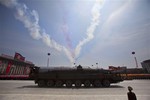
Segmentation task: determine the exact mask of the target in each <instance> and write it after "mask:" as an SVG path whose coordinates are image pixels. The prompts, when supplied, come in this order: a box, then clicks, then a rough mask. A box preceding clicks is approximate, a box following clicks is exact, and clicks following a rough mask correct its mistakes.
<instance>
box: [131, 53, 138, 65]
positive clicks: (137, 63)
mask: <svg viewBox="0 0 150 100" xmlns="http://www.w3.org/2000/svg"><path fill="white" fill-rule="evenodd" d="M132 54H133V55H135V52H134V51H133V52H132ZM134 60H135V65H136V68H138V63H137V59H136V57H135V56H134Z"/></svg>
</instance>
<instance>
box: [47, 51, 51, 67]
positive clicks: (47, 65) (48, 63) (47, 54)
mask: <svg viewBox="0 0 150 100" xmlns="http://www.w3.org/2000/svg"><path fill="white" fill-rule="evenodd" d="M47 55H48V59H47V67H49V56H50V55H51V54H50V53H47Z"/></svg>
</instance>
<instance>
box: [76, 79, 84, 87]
mask: <svg viewBox="0 0 150 100" xmlns="http://www.w3.org/2000/svg"><path fill="white" fill-rule="evenodd" d="M81 85H82V83H81V81H80V80H77V81H75V87H78V88H79V87H81Z"/></svg>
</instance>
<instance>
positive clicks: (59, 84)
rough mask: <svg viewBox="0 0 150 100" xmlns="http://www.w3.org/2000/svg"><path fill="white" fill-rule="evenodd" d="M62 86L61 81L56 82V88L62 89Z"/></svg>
mask: <svg viewBox="0 0 150 100" xmlns="http://www.w3.org/2000/svg"><path fill="white" fill-rule="evenodd" d="M62 85H63V82H62V81H61V80H58V81H56V84H55V86H56V87H62Z"/></svg>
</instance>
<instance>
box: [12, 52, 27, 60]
mask: <svg viewBox="0 0 150 100" xmlns="http://www.w3.org/2000/svg"><path fill="white" fill-rule="evenodd" d="M14 59H16V60H20V61H25V57H23V56H22V55H21V54H20V53H15V56H14Z"/></svg>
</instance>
